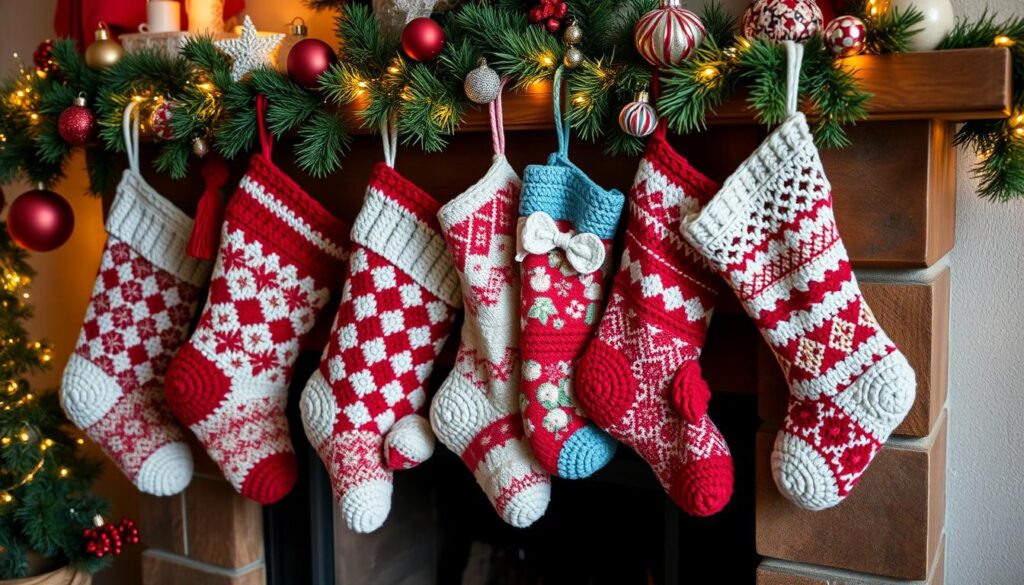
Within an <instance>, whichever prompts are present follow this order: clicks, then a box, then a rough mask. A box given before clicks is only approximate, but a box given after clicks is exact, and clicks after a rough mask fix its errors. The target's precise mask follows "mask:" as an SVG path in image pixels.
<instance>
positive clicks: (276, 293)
mask: <svg viewBox="0 0 1024 585" xmlns="http://www.w3.org/2000/svg"><path fill="white" fill-rule="evenodd" d="M347 249H348V228H347V226H345V225H344V224H343V223H342V222H340V221H338V220H337V219H335V218H334V217H332V216H331V215H330V214H329V213H328V212H327V211H325V210H324V209H323V208H322V207H321V206H320V204H319V203H317V202H316V201H314V200H313V199H312V198H310V197H309V195H307V194H306V193H305V192H304V191H303V190H302V189H301V188H300V187H299V186H298V185H296V184H295V182H294V181H292V180H291V179H290V178H289V177H288V176H287V175H285V174H284V172H283V171H281V170H280V169H279V168H278V167H276V166H275V165H274V164H273V163H272V162H271V161H270V159H269V141H265V145H264V154H256V155H254V156H253V157H252V159H251V161H250V163H249V170H248V172H247V173H246V174H245V176H244V177H243V178H242V181H241V183H240V184H239V187H238V190H237V191H236V193H235V195H234V196H233V197H232V198H231V201H230V202H229V203H228V206H227V209H226V210H225V220H224V228H223V231H222V236H221V243H220V249H219V250H218V253H217V262H216V265H215V266H214V270H213V279H212V281H211V283H210V294H209V298H208V299H207V302H206V307H205V308H204V309H203V313H202V316H201V317H200V320H199V325H198V327H197V328H196V331H195V333H193V335H192V339H191V340H190V341H189V342H188V344H187V345H185V346H184V347H182V349H181V350H180V351H179V352H178V355H177V356H176V357H175V358H174V361H172V362H171V367H170V369H169V370H168V372H167V401H168V403H169V404H170V406H171V410H172V411H173V412H174V414H175V416H177V417H178V420H180V421H181V422H182V423H184V424H186V425H188V426H189V428H191V429H192V432H193V433H195V435H196V436H197V437H198V438H199V441H200V442H201V443H202V444H203V446H204V447H205V448H206V451H207V453H209V455H210V457H211V458H212V459H213V460H214V461H215V462H216V463H217V465H218V466H219V467H220V469H221V471H222V472H223V473H224V475H225V477H227V479H228V480H229V481H230V482H231V485H232V486H234V488H235V489H236V490H238V491H239V492H240V493H241V494H242V495H243V496H246V497H248V498H251V499H253V500H256V501H257V502H260V503H262V504H270V503H273V502H276V501H277V500H279V499H281V498H282V497H284V496H285V495H286V494H287V493H288V492H289V491H290V490H291V488H292V486H293V485H294V483H295V480H296V473H297V472H296V461H295V452H294V451H293V448H292V445H291V440H290V439H289V436H288V421H287V420H286V419H285V405H286V403H287V394H288V384H289V382H290V380H291V375H292V368H293V366H294V364H295V359H296V358H297V357H298V353H299V347H300V345H301V342H302V339H303V337H304V336H305V335H306V333H308V332H309V330H310V329H311V328H312V327H313V325H314V323H315V322H316V319H317V315H318V314H319V312H320V309H321V308H322V307H323V306H324V304H326V303H327V300H328V298H329V297H330V295H331V290H332V289H334V287H335V285H336V284H337V283H338V282H339V280H340V275H341V274H342V271H343V269H344V260H345V259H346V258H347V256H348V252H347Z"/></svg>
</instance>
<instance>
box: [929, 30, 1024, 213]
mask: <svg viewBox="0 0 1024 585" xmlns="http://www.w3.org/2000/svg"><path fill="white" fill-rule="evenodd" d="M993 45H995V46H1001V47H1007V48H1009V50H1010V57H1011V62H1012V67H1013V73H1012V80H1013V113H1012V114H1011V115H1010V119H1009V120H1008V121H1007V120H974V121H969V122H965V123H964V124H963V125H962V126H961V127H960V130H958V131H957V135H956V143H957V144H964V145H969V146H970V147H971V148H972V150H973V151H974V152H975V153H976V154H977V156H978V158H979V161H978V164H977V165H976V166H975V167H974V170H973V173H974V176H975V177H976V178H977V179H978V181H979V186H978V195H980V196H981V197H984V198H985V199H989V200H992V201H1008V200H1010V199H1017V198H1020V197H1024V18H1022V17H1019V16H1015V17H1012V18H1007V19H1004V20H997V19H996V16H995V15H994V14H991V13H989V12H988V11H985V12H983V13H982V14H981V16H979V17H978V19H977V20H975V21H973V22H969V21H966V20H958V21H957V25H956V27H955V28H954V29H953V32H952V33H950V35H949V36H948V37H946V39H945V40H944V41H943V42H942V44H941V45H939V50H942V49H967V48H974V47H990V46H993Z"/></svg>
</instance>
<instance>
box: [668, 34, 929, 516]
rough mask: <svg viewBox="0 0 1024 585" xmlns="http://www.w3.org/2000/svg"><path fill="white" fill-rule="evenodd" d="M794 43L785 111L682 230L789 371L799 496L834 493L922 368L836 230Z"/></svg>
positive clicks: (778, 456)
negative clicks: (866, 289) (798, 85)
mask: <svg viewBox="0 0 1024 585" xmlns="http://www.w3.org/2000/svg"><path fill="white" fill-rule="evenodd" d="M801 49H802V47H800V46H799V45H794V44H793V43H788V44H787V51H788V55H789V79H790V88H791V89H790V96H789V98H790V99H789V100H788V102H789V114H790V116H789V119H788V120H786V122H784V123H783V124H782V125H781V126H779V127H778V128H777V129H776V130H775V131H774V132H772V134H771V135H770V136H769V137H768V138H767V139H766V140H765V142H764V143H763V144H762V145H761V146H760V147H758V149H757V150H756V151H754V153H753V154H752V155H751V156H750V157H749V158H748V159H747V160H746V161H745V162H744V163H743V164H742V165H741V166H740V167H739V168H738V169H737V170H736V171H735V172H734V173H733V174H732V176H731V177H730V178H729V179H728V180H727V181H726V182H725V184H724V185H723V187H722V190H721V191H720V192H719V193H718V195H717V196H715V198H714V199H712V200H711V202H710V203H708V205H707V206H706V207H705V208H704V209H703V210H702V211H701V212H700V214H699V215H695V216H694V217H691V218H688V219H687V220H686V221H685V222H684V225H683V235H684V236H685V237H686V238H687V239H688V240H689V241H690V242H691V243H692V244H693V245H694V247H696V248H697V249H698V250H699V251H700V252H701V253H702V254H703V255H704V256H705V257H706V258H707V259H708V260H709V261H710V262H711V263H712V264H713V265H714V267H715V268H716V269H717V270H718V271H719V272H720V273H721V274H722V276H724V277H725V279H726V280H727V281H728V282H729V284H730V285H731V286H732V288H733V290H734V291H735V292H736V295H737V297H738V298H739V300H740V301H741V302H742V303H743V306H744V307H745V308H746V310H747V313H748V314H750V316H751V317H752V318H753V319H754V320H755V322H756V323H757V326H758V327H759V328H760V330H761V333H762V335H763V336H764V338H765V340H766V341H767V342H768V344H769V345H770V346H771V348H772V351H773V352H774V353H775V357H776V359H777V360H778V362H779V365H780V366H781V367H782V370H783V372H784V373H785V375H786V378H787V380H788V382H789V389H790V400H789V408H788V412H787V415H786V420H785V422H784V424H783V428H782V431H781V432H780V433H779V435H778V437H777V438H776V441H775V450H774V451H773V452H772V472H773V474H774V476H775V482H776V484H777V485H778V487H779V490H780V491H781V492H782V493H783V495H785V496H786V497H788V498H789V499H790V500H792V501H793V502H794V503H796V504H797V505H799V506H802V507H804V508H808V509H812V510H820V509H823V508H828V507H831V506H834V505H836V504H837V503H839V502H840V501H842V499H843V498H844V497H846V495H847V494H849V492H850V490H851V489H853V487H854V486H855V485H856V483H857V481H858V480H859V479H860V478H861V476H862V475H863V473H864V471H865V469H866V468H867V466H868V464H869V463H870V462H871V460H872V459H873V458H874V457H875V455H877V454H878V451H879V449H880V448H881V446H882V444H883V443H884V442H885V440H886V439H887V438H888V437H889V434H890V433H892V431H893V429H895V428H896V426H897V425H898V424H899V423H900V422H901V421H902V420H903V418H904V417H905V416H906V414H907V412H908V411H909V410H910V406H911V405H912V403H913V401H914V393H915V392H914V391H915V381H914V371H913V369H911V367H910V365H909V364H908V363H907V360H906V358H904V356H903V354H901V353H900V352H899V351H898V350H897V349H896V347H895V346H894V345H893V343H892V340H890V339H889V337H888V336H887V335H886V334H885V332H884V331H882V329H881V327H879V325H878V323H877V322H876V321H875V318H874V316H873V315H872V314H871V310H870V309H869V308H868V305H867V303H865V302H864V297H863V296H861V292H860V288H859V287H858V286H857V279H856V277H855V276H854V274H853V272H852V271H851V269H850V260H849V257H848V255H847V253H846V248H845V247H844V246H843V241H842V239H841V238H840V237H839V232H838V230H837V228H836V222H835V216H834V214H833V211H832V192H831V186H830V185H829V183H828V180H827V179H826V178H825V172H824V169H823V168H822V166H821V159H820V157H819V155H818V151H817V149H816V148H815V146H814V140H813V138H812V136H811V133H810V131H809V129H808V127H807V121H806V119H805V118H804V115H803V114H801V113H798V112H797V111H796V96H795V91H794V89H793V88H794V87H795V83H793V80H795V79H796V78H797V77H798V75H799V70H800V67H799V63H800V51H801Z"/></svg>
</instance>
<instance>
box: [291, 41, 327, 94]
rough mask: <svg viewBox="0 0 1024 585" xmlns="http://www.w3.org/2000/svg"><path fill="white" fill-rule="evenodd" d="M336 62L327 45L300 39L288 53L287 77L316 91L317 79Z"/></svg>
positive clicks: (321, 42)
mask: <svg viewBox="0 0 1024 585" xmlns="http://www.w3.org/2000/svg"><path fill="white" fill-rule="evenodd" d="M337 61H338V56H337V55H336V54H335V53H334V49H332V48H331V46H330V45H328V44H327V43H325V42H323V41H321V40H320V39H302V40H301V41H299V42H297V43H295V45H294V46H293V47H292V49H291V50H290V51H288V77H290V78H291V80H292V81H294V82H295V83H298V84H299V85H301V86H302V87H304V88H306V89H316V88H317V87H319V82H318V81H317V78H318V77H320V74H322V73H323V72H325V71H327V70H328V69H330V68H331V65H334V64H335V63H336V62H337Z"/></svg>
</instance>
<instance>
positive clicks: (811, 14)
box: [743, 0, 822, 42]
mask: <svg viewBox="0 0 1024 585" xmlns="http://www.w3.org/2000/svg"><path fill="white" fill-rule="evenodd" d="M821 20H822V18H821V9H820V8H818V5H817V3H815V2H814V0H754V2H753V3H752V4H751V5H750V6H749V7H748V8H747V11H746V12H745V13H744V14H743V36H745V37H748V38H754V37H759V36H765V37H768V38H769V39H770V40H773V41H776V42H778V41H797V42H799V41H805V40H807V39H808V38H810V37H811V36H812V35H813V34H814V33H816V32H818V31H819V30H821V27H822V22H821Z"/></svg>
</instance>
